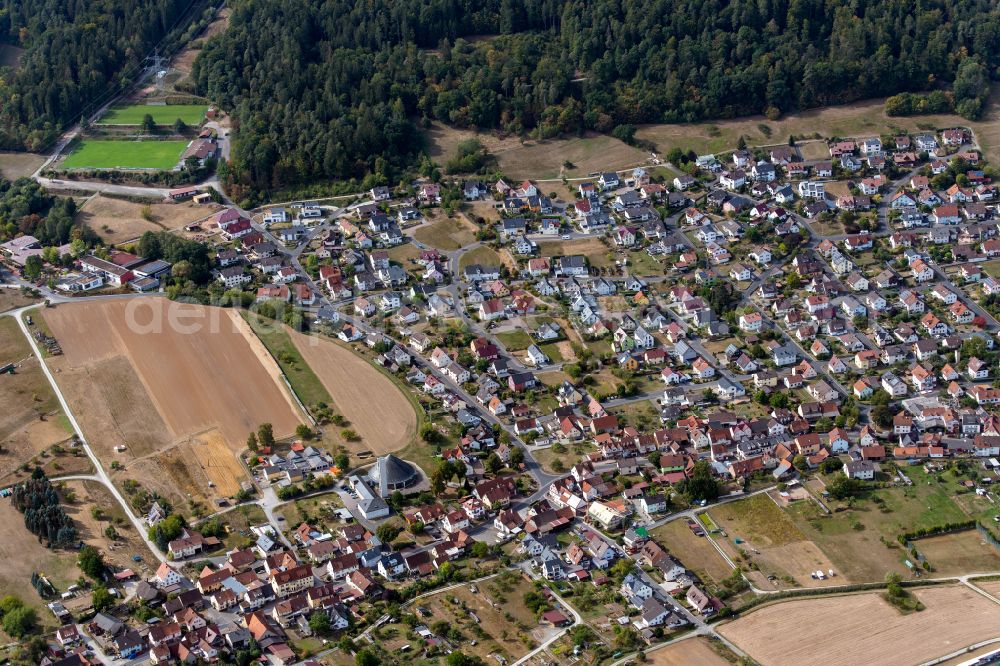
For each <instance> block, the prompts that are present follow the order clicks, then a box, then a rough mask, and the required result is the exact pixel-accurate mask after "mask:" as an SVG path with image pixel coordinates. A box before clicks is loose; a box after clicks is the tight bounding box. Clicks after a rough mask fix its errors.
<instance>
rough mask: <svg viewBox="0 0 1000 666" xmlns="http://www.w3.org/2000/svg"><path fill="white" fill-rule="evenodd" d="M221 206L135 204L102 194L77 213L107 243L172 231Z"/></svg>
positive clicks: (81, 220) (90, 200) (91, 199)
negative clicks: (149, 233) (145, 234)
mask: <svg viewBox="0 0 1000 666" xmlns="http://www.w3.org/2000/svg"><path fill="white" fill-rule="evenodd" d="M216 210H218V206H216V205H215V204H211V205H207V206H201V205H198V204H194V203H191V202H184V203H148V204H142V203H135V202H133V201H126V200H124V199H114V198H111V197H105V196H102V195H100V194H98V195H95V196H93V197H91V198H90V199H88V200H87V202H86V203H85V204H84V205H83V206H82V207H81V208H80V211H79V213H77V221H79V222H85V223H86V224H87V226H89V227H90V228H91V229H93V230H94V231H95V232H96V233H97V234H98V235H99V236H100V237H101V239H102V240H103V241H104V242H106V243H112V244H118V243H125V242H128V241H132V240H135V239H136V238H138V237H139V236H141V235H142V234H143V233H145V232H147V231H171V230H173V229H179V228H181V227H183V226H186V225H188V224H191V223H192V222H197V221H198V220H203V219H205V218H207V217H209V216H210V215H213V214H214V213H215V212H216Z"/></svg>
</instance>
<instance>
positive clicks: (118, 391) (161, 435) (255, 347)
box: [40, 297, 301, 498]
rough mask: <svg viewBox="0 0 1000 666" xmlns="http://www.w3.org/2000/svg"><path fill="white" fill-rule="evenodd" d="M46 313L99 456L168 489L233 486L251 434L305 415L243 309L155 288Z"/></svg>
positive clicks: (58, 360)
mask: <svg viewBox="0 0 1000 666" xmlns="http://www.w3.org/2000/svg"><path fill="white" fill-rule="evenodd" d="M40 314H42V316H43V317H44V320H45V322H46V323H47V324H48V327H49V328H50V329H51V332H52V335H53V336H54V337H55V338H56V339H57V340H58V341H59V343H60V344H61V346H62V349H63V351H64V355H63V356H56V357H51V358H49V359H47V362H48V363H49V365H50V367H51V368H52V370H53V371H54V372H55V373H56V375H55V376H56V381H57V382H58V384H59V386H60V388H61V390H62V391H63V393H64V394H65V395H66V399H67V400H68V402H69V404H70V407H71V408H72V409H73V411H74V413H75V414H76V416H77V418H78V419H79V421H80V424H81V427H82V428H83V431H84V434H85V435H86V436H87V438H88V440H89V441H90V442H91V445H92V446H93V447H94V450H95V453H96V454H97V455H98V457H100V458H101V460H102V461H103V462H104V463H105V465H109V464H110V462H111V461H114V460H117V461H118V462H119V463H120V464H121V465H123V466H124V468H125V471H124V472H122V473H118V476H122V475H124V476H125V477H126V478H133V479H136V480H139V481H140V483H142V484H143V485H144V486H146V487H147V488H150V489H153V488H155V489H157V490H159V491H160V492H163V493H165V494H167V495H168V496H169V495H170V494H176V493H177V492H178V491H181V492H182V493H183V494H190V495H191V496H192V497H199V496H202V497H203V498H209V497H211V496H213V495H216V494H218V495H230V494H232V493H234V492H236V488H237V486H238V481H239V480H240V478H242V469H241V467H240V465H239V462H238V460H237V459H236V455H235V454H236V453H237V452H238V451H240V450H241V449H242V448H243V447H244V445H245V444H244V443H245V441H246V437H247V434H248V433H249V432H250V431H251V430H254V429H256V428H257V426H258V425H259V424H260V423H262V422H270V423H272V424H273V425H274V432H275V435H277V436H284V435H289V434H291V433H292V432H293V431H294V429H295V426H296V425H298V424H299V423H300V422H301V414H300V411H299V410H298V408H297V406H296V404H295V402H294V399H293V398H292V397H291V395H290V394H289V393H288V391H287V389H286V387H285V385H284V383H283V380H282V378H281V375H280V371H279V370H278V368H277V366H276V365H275V363H274V361H273V359H272V358H271V357H270V356H269V355H268V353H267V351H266V349H264V347H263V345H262V344H261V343H260V341H259V340H258V339H257V338H256V336H254V335H253V333H252V332H251V331H250V329H249V327H248V326H247V324H246V323H245V322H244V321H243V319H242V318H241V317H239V316H238V315H237V314H236V313H235V312H233V311H231V310H223V309H218V308H206V307H203V306H199V305H188V304H181V303H176V302H172V301H168V300H166V299H163V298H155V297H151V298H138V299H124V300H114V301H104V302H101V303H94V302H88V303H79V304H76V303H72V304H62V305H58V306H56V307H54V308H51V309H47V310H44V311H42V312H41V313H40ZM119 445H122V446H124V447H125V450H124V451H116V450H115V448H116V447H117V446H119ZM209 482H212V483H213V484H214V485H215V490H214V491H211V490H209V489H208V487H209Z"/></svg>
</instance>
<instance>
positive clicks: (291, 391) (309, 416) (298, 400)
mask: <svg viewBox="0 0 1000 666" xmlns="http://www.w3.org/2000/svg"><path fill="white" fill-rule="evenodd" d="M237 316H239V317H241V318H242V319H243V321H244V322H245V323H246V325H247V328H249V329H250V333H251V334H252V335H253V337H254V338H256V340H257V342H259V343H260V345H261V346H262V347H263V348H264V351H266V352H267V355H268V356H269V357H270V358H271V361H273V362H274V365H275V367H277V368H278V374H279V375H281V381H283V382H284V383H285V388H287V389H288V393H289V394H291V396H292V397H293V398H294V399H295V404H297V405H298V406H299V409H301V410H302V414H303V415H304V416H305V417H306V418H307V419H309V423H310V424H311V425H313V426H316V419H314V418H313V415H312V414H310V413H309V410H308V409H306V406H305V405H304V404H303V403H302V399H301V398H299V394H298V393H296V392H295V389H293V388H292V383H291V382H290V381H289V380H288V377H287V376H286V375H285V371H284V370H282V369H281V364H280V363H278V359H277V357H276V356H275V355H274V352H272V351H271V350H270V348H269V347H268V346H267V344H266V343H265V342H264V341H263V340H262V339H261V337H260V336H259V335H257V331H255V330H253V324H251V323H250V322H249V321H248V320H247V319H246V317H243V316H242V314H241V313H237ZM286 335H287V333H286ZM289 341H291V338H290V337H289ZM294 345H295V343H294V342H293V343H292V346H294ZM299 355H300V356H301V352H300V354H299ZM302 362H303V363H305V364H306V367H309V363H307V362H306V360H305V358H303V359H302ZM310 369H311V368H310ZM315 373H316V371H315V370H313V374H315Z"/></svg>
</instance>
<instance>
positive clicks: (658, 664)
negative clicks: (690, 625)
mask: <svg viewBox="0 0 1000 666" xmlns="http://www.w3.org/2000/svg"><path fill="white" fill-rule="evenodd" d="M646 663H647V664H652V665H653V666H690V664H699V666H728V665H729V663H730V662H728V661H726V659H725V658H723V657H722V656H721V655H720V654H719V653H718V652H716V651H715V650H713V649H712V644H711V643H710V642H709V640H708V639H707V638H702V637H700V636H698V637H695V638H689V639H688V640H685V641H681V642H680V643H674V644H673V645H668V646H667V647H665V648H660V649H659V650H655V651H653V652H649V653H647V654H646Z"/></svg>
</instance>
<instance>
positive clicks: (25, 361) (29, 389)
mask: <svg viewBox="0 0 1000 666" xmlns="http://www.w3.org/2000/svg"><path fill="white" fill-rule="evenodd" d="M8 363H15V364H17V368H16V369H15V372H14V374H12V375H11V374H2V375H0V404H2V405H3V406H4V407H3V409H0V484H2V485H6V483H8V482H11V481H14V480H16V478H14V477H13V476H12V475H13V474H14V473H15V471H16V470H17V468H18V467H19V466H20V465H21V464H22V463H27V462H30V461H32V460H33V459H34V458H35V457H36V456H38V455H40V454H41V453H42V452H43V451H46V450H47V449H49V448H50V447H51V446H53V445H54V444H59V443H61V442H62V443H65V442H66V441H67V440H69V438H70V435H71V432H70V430H69V429H68V428H67V424H66V421H65V419H64V418H63V417H62V411H61V410H60V409H59V403H58V402H57V401H56V396H55V394H54V393H53V392H52V389H51V387H50V386H49V383H48V380H47V379H46V378H45V375H44V374H43V373H42V369H41V366H40V365H39V361H38V359H37V358H36V357H35V356H34V355H32V352H31V347H30V345H29V344H28V341H27V340H26V339H25V337H24V335H23V334H22V333H21V329H20V328H19V327H18V325H17V320H15V319H14V317H0V366H3V365H6V364H8ZM46 462H47V461H46V460H39V461H38V463H39V464H40V465H44V464H45V463H46ZM88 466H89V464H87V462H86V458H84V459H83V461H82V462H81V464H80V465H77V466H76V467H77V468H80V467H83V468H84V469H86V468H87V467H88Z"/></svg>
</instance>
